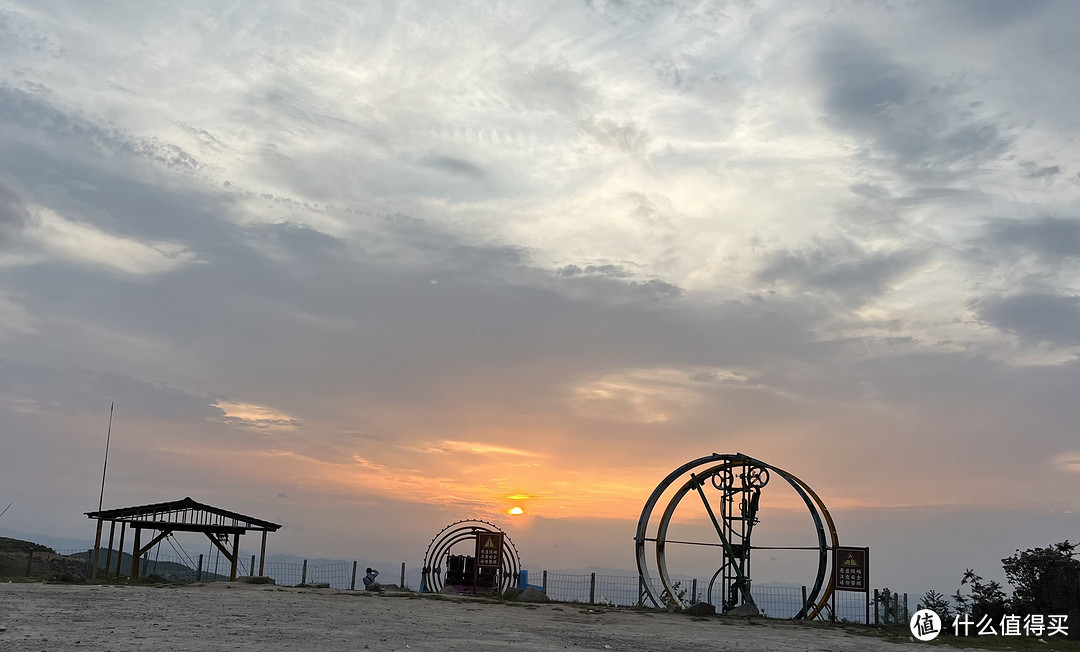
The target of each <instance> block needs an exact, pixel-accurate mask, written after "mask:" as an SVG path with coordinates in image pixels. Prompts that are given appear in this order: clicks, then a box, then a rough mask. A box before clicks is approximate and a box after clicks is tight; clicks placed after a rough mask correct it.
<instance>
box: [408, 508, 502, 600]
mask: <svg viewBox="0 0 1080 652" xmlns="http://www.w3.org/2000/svg"><path fill="white" fill-rule="evenodd" d="M484 532H491V533H497V534H501V535H502V550H501V551H500V555H499V567H498V568H493V569H479V568H477V567H476V564H477V560H476V558H475V556H470V555H469V554H464V553H471V552H474V551H475V549H476V548H475V547H476V542H477V537H478V535H480V534H481V533H484ZM455 547H457V548H458V551H457V553H458V554H454V552H455V551H454V550H453V549H454V548H455ZM520 575H521V558H520V557H519V556H518V552H517V548H516V547H514V542H513V541H511V540H510V536H509V535H508V534H506V533H505V532H503V531H502V530H500V529H499V528H498V527H496V526H495V525H494V524H492V523H488V522H487V521H481V520H475V519H470V520H465V521H458V522H456V523H451V524H450V525H447V526H446V527H445V528H443V529H442V531H441V532H439V533H438V534H437V535H435V538H434V539H432V540H431V543H429V544H428V548H427V553H426V554H425V555H424V568H423V575H422V579H421V587H420V590H421V591H422V592H423V591H431V592H434V593H438V592H440V591H442V589H443V587H444V586H448V585H449V586H454V587H455V589H457V590H459V591H469V592H474V593H496V592H497V593H499V594H500V595H501V594H502V593H505V592H506V590H507V589H509V588H510V587H512V586H515V585H516V584H517V581H518V577H519V576H520Z"/></svg>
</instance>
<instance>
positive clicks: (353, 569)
mask: <svg viewBox="0 0 1080 652" xmlns="http://www.w3.org/2000/svg"><path fill="white" fill-rule="evenodd" d="M349 590H350V591H355V590H356V560H355V559H354V560H353V563H352V581H351V582H349Z"/></svg>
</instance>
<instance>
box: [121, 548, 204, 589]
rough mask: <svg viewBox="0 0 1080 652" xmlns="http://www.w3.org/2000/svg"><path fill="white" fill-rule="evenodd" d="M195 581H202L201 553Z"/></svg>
mask: <svg viewBox="0 0 1080 652" xmlns="http://www.w3.org/2000/svg"><path fill="white" fill-rule="evenodd" d="M117 572H119V569H117ZM195 580H196V581H198V582H201V581H202V553H201V552H200V553H199V568H198V569H197V570H196V571H195Z"/></svg>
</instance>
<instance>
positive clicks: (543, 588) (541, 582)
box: [540, 571, 547, 595]
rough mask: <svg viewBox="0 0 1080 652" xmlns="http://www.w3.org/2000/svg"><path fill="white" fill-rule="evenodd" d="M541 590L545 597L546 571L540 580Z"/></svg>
mask: <svg viewBox="0 0 1080 652" xmlns="http://www.w3.org/2000/svg"><path fill="white" fill-rule="evenodd" d="M540 584H541V587H540V588H541V589H542V590H543V591H544V595H547V571H544V577H543V578H542V579H541V580H540Z"/></svg>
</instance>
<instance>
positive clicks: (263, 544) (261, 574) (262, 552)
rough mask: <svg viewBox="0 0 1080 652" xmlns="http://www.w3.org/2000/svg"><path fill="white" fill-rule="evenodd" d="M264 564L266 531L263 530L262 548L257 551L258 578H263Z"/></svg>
mask: <svg viewBox="0 0 1080 652" xmlns="http://www.w3.org/2000/svg"><path fill="white" fill-rule="evenodd" d="M265 563H266V530H263V535H262V548H261V549H260V550H259V577H262V576H263V566H264V565H265Z"/></svg>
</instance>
